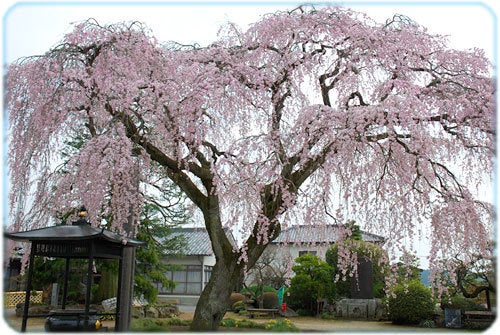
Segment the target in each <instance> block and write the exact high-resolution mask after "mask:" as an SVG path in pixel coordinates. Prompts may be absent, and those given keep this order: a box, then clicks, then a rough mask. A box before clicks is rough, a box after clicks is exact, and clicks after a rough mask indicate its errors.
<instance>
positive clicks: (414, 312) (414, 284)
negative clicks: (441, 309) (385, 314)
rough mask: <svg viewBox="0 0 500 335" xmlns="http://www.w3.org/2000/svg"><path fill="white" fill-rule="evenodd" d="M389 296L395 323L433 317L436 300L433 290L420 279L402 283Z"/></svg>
mask: <svg viewBox="0 0 500 335" xmlns="http://www.w3.org/2000/svg"><path fill="white" fill-rule="evenodd" d="M394 293H395V297H393V296H391V297H390V298H389V313H390V318H391V320H392V322H393V323H395V324H414V325H417V324H419V323H420V322H422V321H424V320H427V319H431V318H432V315H433V312H434V300H433V299H432V294H431V290H430V289H429V288H428V287H426V286H425V285H424V284H422V283H421V282H420V281H418V280H414V281H410V282H406V283H401V284H399V285H397V286H396V288H395V289H394Z"/></svg>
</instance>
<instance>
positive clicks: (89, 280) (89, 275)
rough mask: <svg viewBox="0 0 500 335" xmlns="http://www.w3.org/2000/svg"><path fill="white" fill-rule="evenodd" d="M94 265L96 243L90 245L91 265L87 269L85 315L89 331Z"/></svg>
mask: <svg viewBox="0 0 500 335" xmlns="http://www.w3.org/2000/svg"><path fill="white" fill-rule="evenodd" d="M93 263H94V243H91V244H90V255H89V265H88V268H87V286H86V289H87V290H86V292H85V315H84V318H85V319H84V321H83V322H84V325H85V329H87V326H88V323H89V314H90V289H91V288H92V265H93Z"/></svg>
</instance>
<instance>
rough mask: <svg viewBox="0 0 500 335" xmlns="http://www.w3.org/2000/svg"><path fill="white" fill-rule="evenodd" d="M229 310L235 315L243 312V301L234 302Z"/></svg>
mask: <svg viewBox="0 0 500 335" xmlns="http://www.w3.org/2000/svg"><path fill="white" fill-rule="evenodd" d="M231 310H232V311H233V312H235V313H239V312H240V311H242V310H245V304H244V303H243V301H236V302H235V303H234V304H233V306H231Z"/></svg>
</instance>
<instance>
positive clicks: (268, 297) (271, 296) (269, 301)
mask: <svg viewBox="0 0 500 335" xmlns="http://www.w3.org/2000/svg"><path fill="white" fill-rule="evenodd" d="M262 305H263V307H264V308H277V307H279V302H278V295H277V294H276V293H274V292H264V294H262Z"/></svg>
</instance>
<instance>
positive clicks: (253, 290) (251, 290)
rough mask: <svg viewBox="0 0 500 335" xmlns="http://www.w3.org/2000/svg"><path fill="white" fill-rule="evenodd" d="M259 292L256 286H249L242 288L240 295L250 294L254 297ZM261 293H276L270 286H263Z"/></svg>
mask: <svg viewBox="0 0 500 335" xmlns="http://www.w3.org/2000/svg"><path fill="white" fill-rule="evenodd" d="M259 292H260V288H259V286H258V285H253V286H250V287H245V288H243V289H242V290H241V291H240V293H242V294H245V293H250V294H252V295H256V294H258V293H259ZM263 292H274V293H276V290H275V289H274V288H272V287H271V286H268V285H264V286H263Z"/></svg>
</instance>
